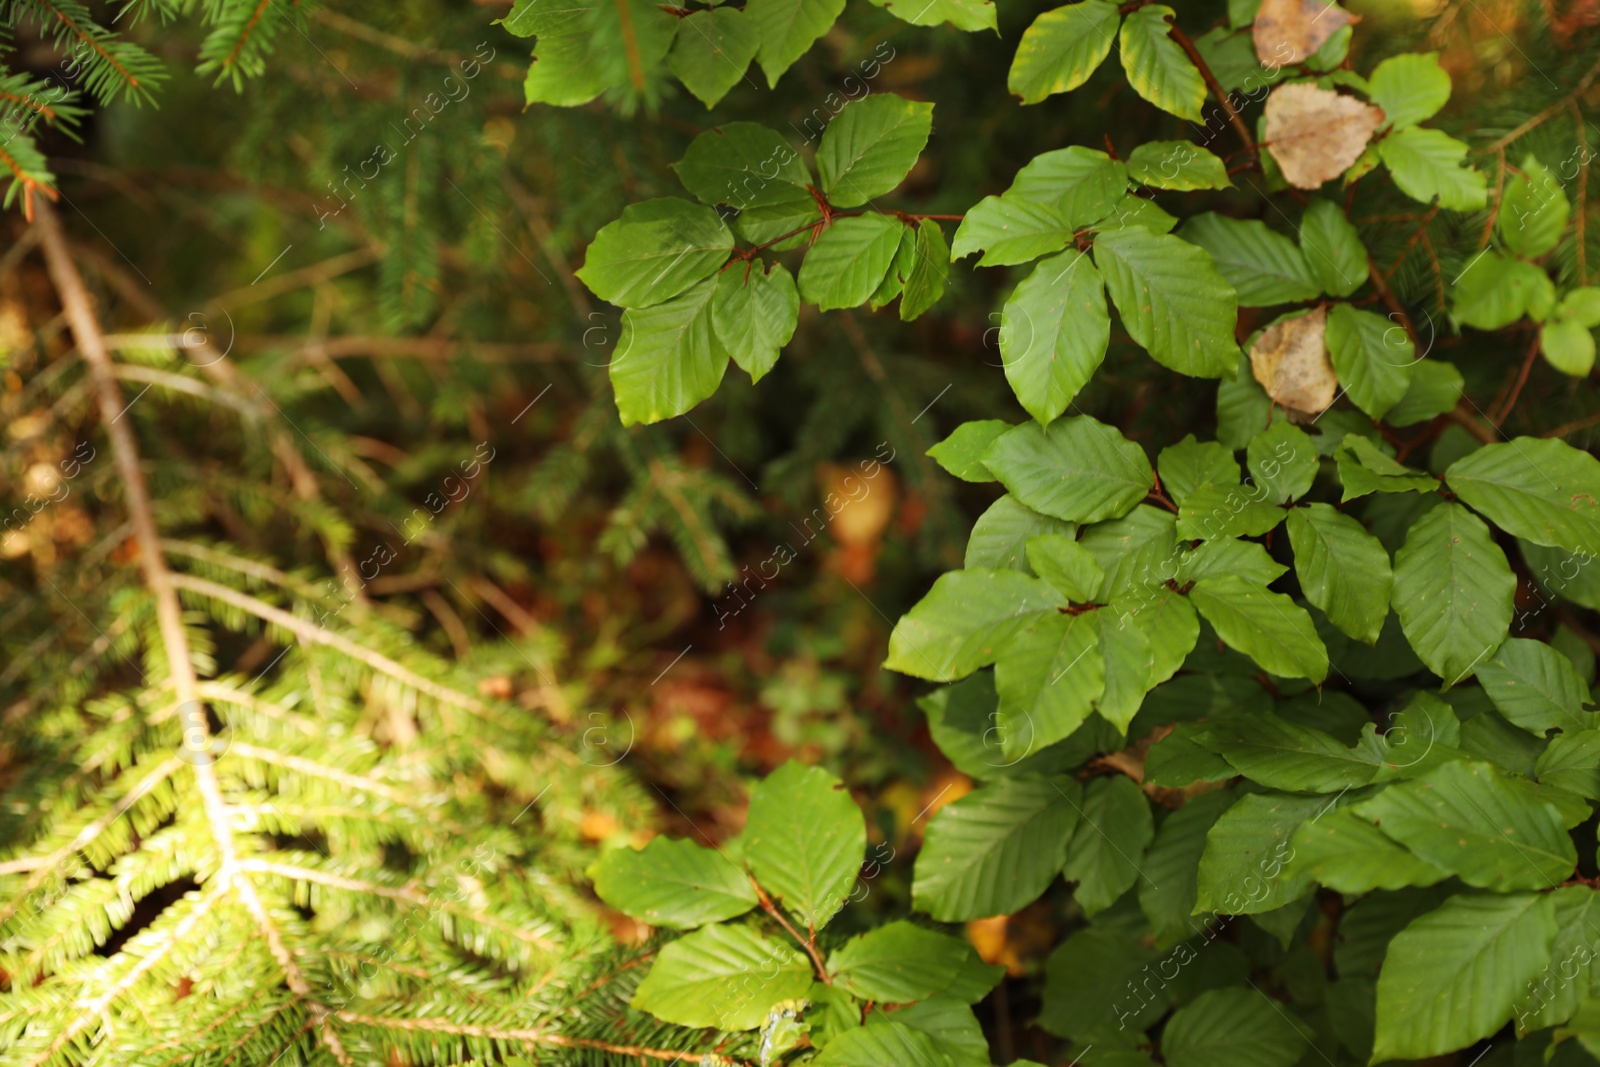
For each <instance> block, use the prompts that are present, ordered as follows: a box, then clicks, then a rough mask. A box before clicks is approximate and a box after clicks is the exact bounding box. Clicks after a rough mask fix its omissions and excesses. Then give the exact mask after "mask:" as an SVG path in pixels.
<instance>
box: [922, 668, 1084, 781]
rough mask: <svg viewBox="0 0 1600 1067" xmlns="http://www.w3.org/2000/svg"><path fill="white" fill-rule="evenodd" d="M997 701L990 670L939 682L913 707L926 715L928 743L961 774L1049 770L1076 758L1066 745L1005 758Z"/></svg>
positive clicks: (1062, 767) (1002, 774) (993, 775)
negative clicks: (1021, 757) (943, 683)
mask: <svg viewBox="0 0 1600 1067" xmlns="http://www.w3.org/2000/svg"><path fill="white" fill-rule="evenodd" d="M999 706H1000V697H999V695H998V694H996V693H995V691H994V674H993V672H990V671H980V672H978V673H977V674H974V675H971V676H969V677H967V678H965V679H963V680H962V681H960V682H957V683H956V684H954V685H948V686H943V687H941V688H939V689H937V690H935V691H934V692H932V693H930V694H928V695H927V696H925V697H922V698H920V699H919V700H918V701H917V707H919V708H921V709H922V711H923V713H924V714H925V715H927V717H928V733H929V734H931V735H932V737H933V742H934V744H936V745H938V746H939V751H940V752H943V753H944V754H945V756H947V757H948V758H949V760H950V762H951V763H952V764H954V765H955V767H956V769H957V770H959V771H960V772H961V773H962V774H966V775H970V776H971V777H973V778H977V779H979V780H983V781H987V780H988V779H991V778H1000V777H1005V776H1010V775H1019V774H1033V775H1039V774H1051V773H1055V772H1059V771H1063V770H1065V769H1066V768H1067V767H1069V766H1072V765H1073V764H1075V763H1076V762H1078V761H1077V760H1074V759H1071V758H1070V757H1071V756H1072V753H1070V752H1066V751H1064V750H1065V748H1066V747H1067V746H1062V747H1059V748H1049V749H1045V750H1043V751H1041V752H1038V753H1035V754H1034V755H1032V756H1029V757H1028V758H1027V759H1024V760H1020V761H1014V760H1007V759H1006V758H1005V756H1004V754H1003V753H1002V752H1001V741H1002V739H1003V737H1004V733H1003V731H1002V730H1001V729H1000V728H999V725H998V723H999V717H998V715H997V714H996V709H998V707H999ZM1063 756H1065V757H1067V758H1063Z"/></svg>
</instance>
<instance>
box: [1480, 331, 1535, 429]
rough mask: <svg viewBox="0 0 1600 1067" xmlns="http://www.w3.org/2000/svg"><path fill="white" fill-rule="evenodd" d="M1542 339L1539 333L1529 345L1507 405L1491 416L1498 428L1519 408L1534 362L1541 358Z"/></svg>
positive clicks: (1490, 418) (1501, 406)
mask: <svg viewBox="0 0 1600 1067" xmlns="http://www.w3.org/2000/svg"><path fill="white" fill-rule="evenodd" d="M1540 339H1541V335H1540V334H1539V333H1535V334H1534V335H1533V342H1532V343H1531V344H1529V345H1528V352H1527V354H1526V355H1525V356H1523V357H1522V369H1521V370H1519V371H1518V372H1517V380H1516V382H1515V383H1514V384H1513V385H1512V386H1511V392H1510V393H1509V394H1508V395H1507V396H1506V399H1505V403H1504V404H1502V405H1500V410H1499V412H1498V413H1497V414H1493V415H1490V416H1489V421H1490V422H1492V423H1494V424H1495V425H1496V426H1500V425H1503V424H1504V423H1505V421H1506V417H1507V416H1509V415H1510V414H1511V409H1512V408H1515V407H1516V406H1517V400H1518V398H1520V397H1521V396H1522V387H1523V386H1524V385H1527V384H1528V375H1529V373H1531V372H1532V370H1533V361H1534V360H1535V359H1537V358H1538V356H1539V342H1540Z"/></svg>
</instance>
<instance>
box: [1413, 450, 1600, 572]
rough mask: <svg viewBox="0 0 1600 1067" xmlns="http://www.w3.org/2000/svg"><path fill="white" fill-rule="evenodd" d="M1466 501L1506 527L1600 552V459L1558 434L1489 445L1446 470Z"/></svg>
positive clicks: (1538, 539)
mask: <svg viewBox="0 0 1600 1067" xmlns="http://www.w3.org/2000/svg"><path fill="white" fill-rule="evenodd" d="M1445 481H1446V482H1447V483H1448V484H1449V486H1450V488H1451V489H1452V490H1453V491H1454V492H1455V493H1456V495H1457V496H1459V497H1460V498H1461V499H1462V500H1464V501H1466V502H1467V503H1468V504H1470V505H1471V506H1472V507H1473V508H1474V509H1475V510H1477V511H1480V512H1482V513H1483V514H1484V515H1485V516H1486V517H1488V518H1489V519H1490V520H1492V521H1493V522H1494V524H1495V525H1496V526H1498V527H1500V528H1501V529H1502V530H1504V531H1506V532H1507V533H1509V534H1514V535H1516V536H1517V537H1520V538H1522V539H1523V540H1524V541H1532V542H1533V543H1534V544H1536V545H1545V546H1548V547H1550V548H1565V549H1567V550H1569V551H1573V552H1578V551H1583V552H1588V553H1590V554H1600V460H1597V459H1595V458H1594V456H1592V455H1590V454H1589V453H1588V452H1582V451H1579V450H1578V449H1576V448H1573V447H1572V446H1571V445H1569V444H1567V443H1566V442H1565V441H1560V440H1557V439H1555V438H1553V437H1518V438H1515V439H1513V440H1511V441H1509V442H1505V443H1501V444H1493V445H1484V446H1483V447H1482V448H1480V449H1478V450H1477V451H1476V452H1473V453H1471V454H1470V455H1467V456H1463V457H1462V458H1461V459H1458V460H1456V461H1455V462H1454V463H1452V464H1451V465H1450V469H1449V470H1447V471H1445Z"/></svg>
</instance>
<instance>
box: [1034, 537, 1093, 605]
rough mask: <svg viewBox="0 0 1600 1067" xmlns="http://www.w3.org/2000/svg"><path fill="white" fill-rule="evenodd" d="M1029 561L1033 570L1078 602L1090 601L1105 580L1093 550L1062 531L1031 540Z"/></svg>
mask: <svg viewBox="0 0 1600 1067" xmlns="http://www.w3.org/2000/svg"><path fill="white" fill-rule="evenodd" d="M1028 562H1029V563H1030V564H1031V565H1032V566H1033V573H1035V574H1037V575H1038V576H1039V577H1041V578H1043V579H1044V580H1045V581H1047V582H1049V583H1050V584H1051V585H1053V586H1055V587H1056V590H1057V591H1058V592H1060V593H1061V595H1062V596H1064V597H1066V598H1067V599H1069V600H1071V601H1072V602H1073V603H1076V604H1084V603H1088V602H1089V601H1090V600H1091V599H1093V597H1094V594H1095V590H1097V589H1099V588H1100V583H1101V582H1103V581H1105V577H1106V574H1105V571H1103V570H1101V569H1100V564H1099V563H1098V562H1097V561H1096V560H1095V558H1094V554H1093V553H1091V552H1090V551H1089V550H1088V549H1087V548H1084V547H1083V546H1082V545H1080V544H1078V542H1076V541H1074V540H1072V539H1071V538H1069V537H1062V536H1061V535H1059V534H1045V535H1043V536H1041V537H1035V538H1032V539H1030V540H1029V541H1028Z"/></svg>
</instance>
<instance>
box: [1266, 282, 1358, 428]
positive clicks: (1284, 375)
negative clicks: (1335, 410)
mask: <svg viewBox="0 0 1600 1067" xmlns="http://www.w3.org/2000/svg"><path fill="white" fill-rule="evenodd" d="M1327 325H1328V312H1327V310H1326V309H1325V308H1318V309H1317V310H1315V311H1313V312H1311V313H1310V314H1308V315H1299V316H1296V317H1295V318H1292V319H1284V320H1283V321H1282V322H1278V323H1274V324H1273V325H1271V326H1269V327H1267V329H1265V330H1263V331H1262V332H1261V336H1260V337H1258V338H1256V343H1255V344H1253V345H1251V346H1250V372H1251V373H1252V374H1254V375H1255V377H1256V381H1258V382H1260V383H1261V387H1262V388H1263V389H1265V390H1266V391H1267V395H1268V396H1270V397H1272V400H1273V403H1275V404H1278V405H1279V406H1280V407H1285V408H1288V409H1289V410H1290V411H1292V412H1303V413H1305V414H1307V415H1315V414H1318V413H1319V412H1321V411H1322V410H1324V409H1325V408H1326V407H1327V406H1328V405H1329V404H1331V403H1333V397H1334V394H1335V393H1337V392H1338V390H1339V379H1338V377H1337V376H1335V374H1334V373H1333V364H1331V363H1329V362H1328V347H1327V344H1326V341H1325V334H1326V332H1327Z"/></svg>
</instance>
